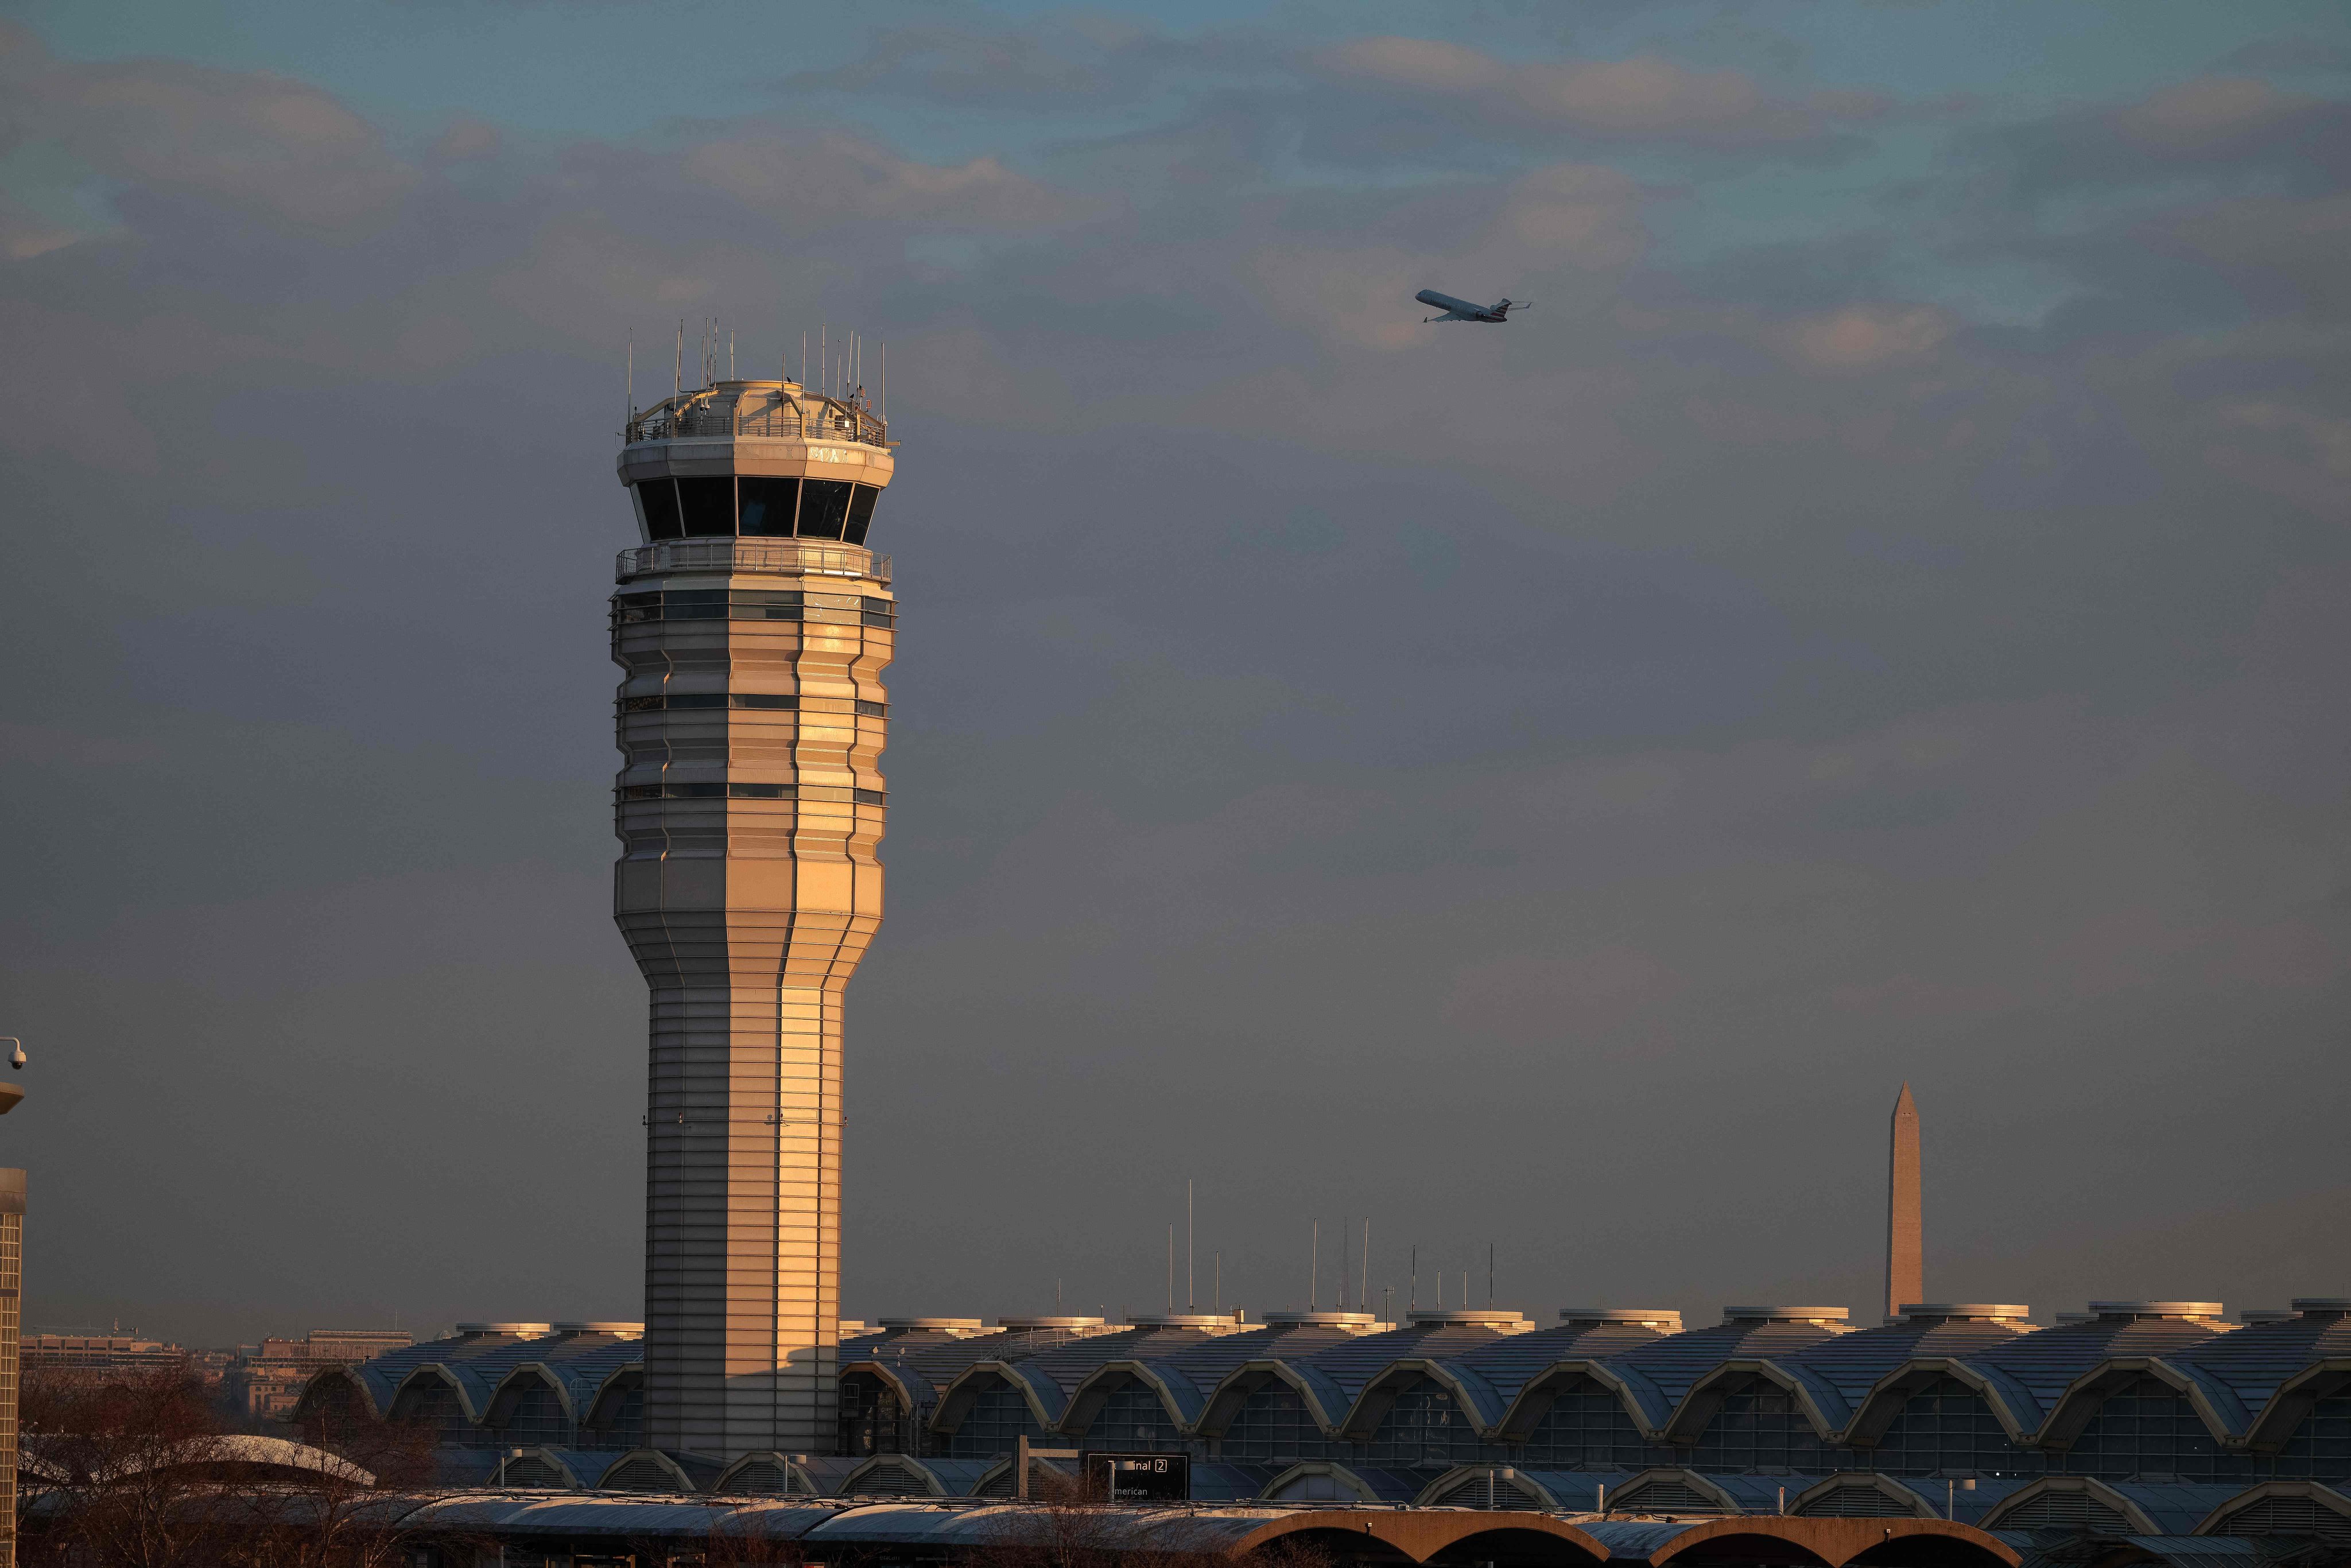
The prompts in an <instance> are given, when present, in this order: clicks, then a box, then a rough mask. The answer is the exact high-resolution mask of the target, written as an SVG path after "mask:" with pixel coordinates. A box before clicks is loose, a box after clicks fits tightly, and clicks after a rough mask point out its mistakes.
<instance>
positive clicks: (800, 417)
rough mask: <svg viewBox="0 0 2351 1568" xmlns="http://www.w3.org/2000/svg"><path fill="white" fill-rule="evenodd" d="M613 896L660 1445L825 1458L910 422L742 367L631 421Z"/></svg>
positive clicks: (616, 599) (652, 1429) (618, 613)
mask: <svg viewBox="0 0 2351 1568" xmlns="http://www.w3.org/2000/svg"><path fill="white" fill-rule="evenodd" d="M619 467H620V478H621V482H622V484H623V485H625V486H628V487H629V491H630V495H631V497H632V501H633V503H634V505H635V507H636V512H637V522H638V528H639V531H640V535H641V538H642V539H643V543H642V544H641V545H640V546H639V547H638V548H636V549H627V550H623V551H622V552H621V556H620V561H619V570H618V573H617V576H618V579H619V587H618V588H617V590H616V591H614V593H613V595H612V658H613V662H614V663H616V664H619V665H620V666H621V668H622V672H623V674H622V681H621V686H620V693H619V700H618V704H617V710H616V715H615V721H616V728H617V732H618V733H617V739H618V742H619V745H620V748H621V750H622V754H623V755H624V757H625V758H626V761H625V763H624V764H623V766H622V769H621V774H620V778H619V779H618V783H617V788H616V789H615V792H614V815H615V829H616V831H617V832H618V834H619V836H620V840H621V844H622V851H621V858H620V862H619V863H618V865H617V866H616V867H615V873H614V877H613V887H612V915H613V918H614V920H615V921H616V922H618V924H619V925H620V928H621V932H622V935H623V936H626V937H627V938H628V942H629V948H630V951H631V952H632V954H633V955H634V956H635V957H636V960H637V967H638V968H639V969H641V970H642V971H643V974H644V977H645V984H646V985H647V986H648V987H649V988H651V990H652V993H653V995H652V1027H651V1036H652V1050H651V1070H650V1080H649V1085H648V1095H647V1111H646V1118H645V1124H646V1131H647V1134H648V1135H647V1138H646V1165H645V1338H644V1346H645V1406H644V1420H645V1426H644V1430H645V1440H646V1441H647V1442H648V1443H650V1444H653V1445H654V1446H657V1447H660V1448H679V1449H687V1450H692V1451H694V1452H696V1453H702V1454H706V1455H710V1456H712V1457H714V1458H721V1459H732V1458H737V1457H739V1456H741V1455H743V1454H746V1453H753V1452H758V1451H760V1450H764V1449H776V1450H780V1451H783V1452H787V1453H810V1452H813V1453H827V1452H830V1451H831V1448H832V1444H833V1439H834V1402H835V1400H834V1386H835V1382H836V1378H835V1360H836V1355H837V1352H836V1345H837V1344H838V1342H839V1333H838V1324H839V1320H840V1307H841V1298H840V1261H841V1246H840V1234H841V995H842V992H843V990H844V989H845V988H847V986H848V984H849V977H850V976H851V975H852V973H853V972H855V970H856V967H857V962H858V960H859V959H860V958H861V957H862V956H864V953H865V946H866V944H867V943H868V942H869V941H871V940H872V936H873V932H874V930H875V928H876V927H877V926H878V925H880V924H881V920H882V863H881V860H880V858H879V855H878V853H877V851H878V849H879V847H880V844H881V841H882V831H883V818H884V815H885V809H886V804H887V798H886V796H885V795H884V793H883V781H882V773H881V760H882V750H883V742H884V739H885V738H886V734H887V728H888V723H889V706H888V698H887V694H886V693H885V692H884V691H883V686H882V672H883V668H884V667H885V666H887V665H888V664H889V663H890V656H891V652H892V648H893V642H894V639H895V636H896V632H895V626H896V622H897V604H896V601H895V600H894V599H893V596H892V594H891V591H890V560H889V558H888V557H887V556H878V555H875V554H874V553H873V552H872V550H871V549H868V548H867V546H866V536H867V532H868V530H869V528H871V527H872V520H873V511H874V504H875V502H876V501H877V500H878V499H879V498H880V497H881V494H882V492H883V489H884V488H886V487H887V486H888V485H889V483H890V476H891V471H892V461H891V452H890V446H889V442H888V433H887V430H886V428H885V427H884V426H883V423H882V422H881V421H880V420H879V419H878V418H877V417H876V416H875V414H874V413H873V411H872V408H871V406H870V405H869V404H868V403H867V402H865V400H864V399H863V398H862V396H861V397H852V398H838V397H830V396H826V395H824V394H821V393H819V392H811V391H810V390H809V389H807V388H805V387H802V386H800V385H799V384H798V383H796V382H775V381H723V382H716V383H715V384H713V385H710V386H706V387H704V388H701V389H699V390H696V391H691V392H680V393H679V394H678V395H677V396H675V397H673V398H670V399H667V400H665V401H664V402H661V403H658V404H656V405H655V406H654V407H653V408H652V409H650V410H647V411H645V412H644V413H641V414H638V415H636V416H634V417H632V419H631V421H630V423H629V428H628V430H627V433H626V435H625V440H624V444H623V445H622V449H621V454H620V461H619Z"/></svg>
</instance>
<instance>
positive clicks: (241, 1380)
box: [223, 1329, 416, 1421]
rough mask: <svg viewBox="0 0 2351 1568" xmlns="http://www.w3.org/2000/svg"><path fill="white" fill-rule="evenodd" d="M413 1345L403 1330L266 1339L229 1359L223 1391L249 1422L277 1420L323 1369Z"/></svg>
mask: <svg viewBox="0 0 2351 1568" xmlns="http://www.w3.org/2000/svg"><path fill="white" fill-rule="evenodd" d="M414 1343H416V1336H415V1335H414V1334H412V1333H409V1332H408V1331H407V1330H406V1329H312V1330H311V1331H310V1333H309V1335H308V1338H305V1339H265V1340H263V1341H262V1342H261V1343H259V1344H257V1345H246V1346H245V1347H243V1348H242V1349H241V1350H240V1351H239V1353H238V1354H236V1355H235V1357H234V1358H232V1359H231V1360H230V1362H229V1364H228V1366H227V1369H226V1374H225V1377H224V1378H223V1393H224V1394H225V1396H226V1397H227V1400H228V1402H229V1404H230V1405H231V1406H233V1407H234V1408H235V1410H236V1411H237V1412H238V1413H239V1414H240V1415H242V1416H246V1418H248V1419H251V1420H262V1421H282V1420H285V1419H286V1418H287V1417H288V1416H292V1415H293V1414H294V1407H295V1406H297V1405H298V1404H300V1403H301V1399H302V1390H303V1389H305V1388H307V1387H308V1386H309V1383H310V1379H311V1378H313V1377H315V1376H317V1375H319V1373H321V1372H323V1371H325V1370H326V1369H327V1368H329V1367H330V1366H353V1365H356V1364H359V1363H360V1362H365V1361H372V1360H374V1359H375V1358H376V1357H377V1356H379V1355H382V1354H385V1353H386V1352H388V1351H394V1350H405V1349H407V1348H408V1347H409V1346H410V1345H412V1344H414Z"/></svg>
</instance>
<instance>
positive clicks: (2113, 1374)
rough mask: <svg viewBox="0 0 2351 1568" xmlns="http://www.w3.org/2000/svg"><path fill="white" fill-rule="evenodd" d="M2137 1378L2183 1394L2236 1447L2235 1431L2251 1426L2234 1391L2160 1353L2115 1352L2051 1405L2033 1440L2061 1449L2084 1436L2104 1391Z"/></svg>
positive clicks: (2207, 1426) (2212, 1428)
mask: <svg viewBox="0 0 2351 1568" xmlns="http://www.w3.org/2000/svg"><path fill="white" fill-rule="evenodd" d="M2140 1377H2153V1378H2156V1379H2157V1380H2158V1381H2159V1382H2161V1383H2163V1384H2164V1385H2167V1386H2168V1387H2169V1388H2171V1389H2172V1390H2174V1391H2175V1392H2177V1393H2179V1394H2180V1395H2183V1396H2186V1398H2187V1400H2188V1403H2189V1405H2190V1406H2192V1407H2193V1408H2194V1409H2195V1411H2196V1416H2197V1419H2199V1420H2200V1421H2202V1422H2203V1423H2204V1427H2205V1430H2207V1431H2209V1432H2210V1433H2211V1434H2212V1438H2213V1440H2214V1441H2215V1442H2219V1443H2225V1444H2227V1445H2229V1446H2230V1447H2231V1448H2234V1447H2236V1446H2238V1445H2239V1444H2241V1442H2242V1441H2243V1438H2242V1437H2240V1436H2239V1434H2240V1433H2241V1432H2243V1431H2244V1429H2245V1428H2246V1427H2248V1426H2250V1425H2252V1422H2251V1420H2250V1419H2249V1418H2248V1417H2247V1416H2246V1414H2245V1407H2244V1405H2243V1403H2242V1402H2241V1400H2239V1399H2238V1398H2237V1396H2235V1395H2234V1394H2233V1393H2231V1392H2230V1391H2228V1390H2226V1389H2225V1388H2215V1387H2213V1386H2212V1385H2209V1384H2207V1383H2206V1382H2205V1381H2204V1380H2203V1379H2202V1378H2198V1377H2191V1376H2189V1375H2188V1374H2187V1373H2185V1372H2183V1371H2181V1370H2180V1369H2179V1367H2176V1366H2174V1365H2172V1364H2170V1363H2169V1362H2168V1361H2166V1360H2164V1359H2163V1358H2162V1357H2161V1356H2159V1355H2128V1356H2117V1357H2116V1358H2114V1359H2113V1360H2110V1361H2102V1362H2100V1363H2099V1364H2097V1365H2095V1366H2094V1367H2092V1368H2090V1370H2089V1371H2087V1372H2085V1373H2084V1374H2082V1375H2081V1376H2079V1377H2077V1378H2075V1379H2074V1381H2073V1382H2072V1383H2070V1384H2067V1385H2065V1392H2064V1393H2063V1394H2061V1395H2059V1396H2057V1402H2056V1403H2055V1404H2054V1405H2053V1406H2051V1407H2050V1410H2049V1419H2047V1420H2046V1421H2043V1423H2042V1424H2041V1430H2040V1431H2038V1432H2035V1433H2034V1434H2033V1435H2032V1441H2033V1442H2035V1443H2037V1444H2039V1445H2041V1446H2042V1447H2043V1448H2064V1447H2065V1446H2066V1445H2067V1444H2070V1443H2071V1442H2073V1440H2074V1438H2076V1437H2080V1436H2081V1435H2082V1428H2084V1427H2087V1426H2088V1425H2089V1424H2090V1422H2091V1420H2092V1419H2093V1418H2094V1417H2095V1416H2096V1415H2097V1413H2098V1410H2099V1407H2100V1406H2103V1405H2105V1402H2106V1396H2108V1395H2110V1394H2112V1393H2114V1392H2115V1391H2116V1389H2118V1388H2120V1387H2123V1386H2124V1385H2126V1384H2129V1383H2131V1382H2133V1381H2134V1380H2136V1379H2137V1378H2140Z"/></svg>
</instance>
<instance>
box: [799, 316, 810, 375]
mask: <svg viewBox="0 0 2351 1568" xmlns="http://www.w3.org/2000/svg"><path fill="white" fill-rule="evenodd" d="M800 385H802V386H806V385H808V330H807V329H806V328H803V329H801V330H800Z"/></svg>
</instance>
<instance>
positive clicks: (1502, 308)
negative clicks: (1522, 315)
mask: <svg viewBox="0 0 2351 1568" xmlns="http://www.w3.org/2000/svg"><path fill="white" fill-rule="evenodd" d="M1413 298H1415V299H1417V300H1419V301H1420V302H1421V303H1422V304H1423V305H1434V306H1436V307H1437V308H1438V309H1439V310H1442V311H1444V312H1445V314H1444V315H1442V316H1430V317H1426V318H1425V319H1426V320H1430V321H1507V320H1509V319H1510V300H1508V299H1505V300H1503V301H1502V302H1501V303H1500V304H1499V305H1472V304H1470V303H1469V301H1468V300H1467V299H1456V298H1453V296H1451V295H1450V294H1439V293H1438V292H1437V290H1436V289H1434V288H1424V289H1422V290H1421V291H1420V292H1419V293H1417V294H1416V295H1414V296H1413Z"/></svg>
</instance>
